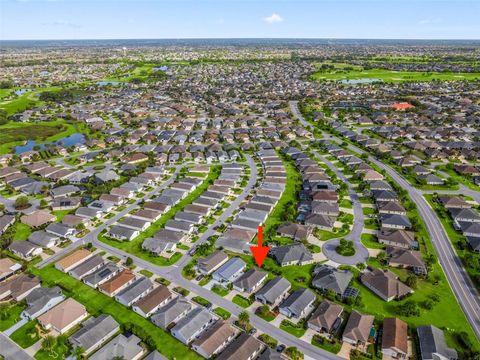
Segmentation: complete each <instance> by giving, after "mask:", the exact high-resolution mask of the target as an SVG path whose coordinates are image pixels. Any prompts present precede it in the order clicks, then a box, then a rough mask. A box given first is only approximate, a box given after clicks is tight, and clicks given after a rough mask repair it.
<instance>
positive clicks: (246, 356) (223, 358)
mask: <svg viewBox="0 0 480 360" xmlns="http://www.w3.org/2000/svg"><path fill="white" fill-rule="evenodd" d="M263 348H264V345H263V343H261V342H260V341H259V340H257V339H256V338H255V337H253V336H251V335H248V334H247V333H244V332H242V333H241V334H240V336H239V337H237V338H236V339H235V340H234V341H233V342H232V343H231V344H230V345H228V346H227V348H226V349H225V350H224V351H223V352H222V353H221V354H220V355H219V356H218V357H217V360H238V359H242V360H253V359H255V358H256V357H257V356H258V355H259V354H260V353H261V352H262V350H263Z"/></svg>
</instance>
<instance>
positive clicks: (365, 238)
mask: <svg viewBox="0 0 480 360" xmlns="http://www.w3.org/2000/svg"><path fill="white" fill-rule="evenodd" d="M360 239H361V241H362V244H363V245H365V247H367V248H369V249H385V245H383V244H380V243H379V242H378V241H377V240H376V239H377V238H376V236H375V235H372V234H362V236H361V237H360Z"/></svg>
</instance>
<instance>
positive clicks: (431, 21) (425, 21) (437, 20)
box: [418, 17, 442, 25]
mask: <svg viewBox="0 0 480 360" xmlns="http://www.w3.org/2000/svg"><path fill="white" fill-rule="evenodd" d="M441 22H442V19H441V18H439V17H437V18H433V19H423V20H420V21H419V22H418V23H419V24H420V25H432V24H440V23H441Z"/></svg>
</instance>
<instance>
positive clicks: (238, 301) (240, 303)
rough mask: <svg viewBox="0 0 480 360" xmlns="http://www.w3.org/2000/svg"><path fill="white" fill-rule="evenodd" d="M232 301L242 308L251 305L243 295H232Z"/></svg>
mask: <svg viewBox="0 0 480 360" xmlns="http://www.w3.org/2000/svg"><path fill="white" fill-rule="evenodd" d="M232 302H233V303H234V304H237V305H238V306H240V307H242V308H244V309H245V308H248V307H249V306H250V305H252V302H251V301H250V300H249V299H247V298H244V297H243V296H241V295H238V294H237V295H235V296H234V297H233V299H232Z"/></svg>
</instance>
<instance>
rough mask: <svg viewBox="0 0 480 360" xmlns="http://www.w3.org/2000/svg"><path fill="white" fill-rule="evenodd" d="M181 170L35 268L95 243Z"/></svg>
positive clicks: (178, 168)
mask: <svg viewBox="0 0 480 360" xmlns="http://www.w3.org/2000/svg"><path fill="white" fill-rule="evenodd" d="M181 168H182V165H178V166H177V167H176V168H175V172H174V173H173V174H172V175H170V177H169V178H168V180H166V181H164V182H163V183H162V184H161V185H160V186H158V187H156V188H155V189H153V190H152V191H150V192H149V193H147V194H146V195H145V196H144V197H143V198H141V199H137V200H136V201H135V202H134V203H133V204H131V205H129V206H127V207H126V208H125V209H124V210H122V211H120V212H119V213H117V214H116V215H115V216H113V217H112V218H110V219H108V220H106V221H105V222H104V223H103V224H102V225H100V226H98V227H97V228H95V229H94V230H92V231H91V232H89V233H88V234H87V235H86V236H84V237H83V238H81V239H80V240H79V241H77V242H74V243H72V244H70V245H69V246H67V247H66V248H64V249H62V250H60V251H57V252H56V253H55V254H54V255H52V256H50V257H49V258H47V259H45V260H43V261H41V262H40V263H39V264H38V265H37V267H38V268H40V269H41V268H43V267H45V266H47V265H48V264H51V263H52V262H55V261H56V260H58V259H61V258H62V257H64V256H65V255H66V254H68V253H70V252H71V251H73V250H74V249H76V248H77V247H78V246H80V245H82V244H87V243H89V242H91V243H94V242H96V241H97V237H98V235H99V234H100V233H101V232H102V231H103V230H104V229H106V228H107V227H108V226H110V225H112V224H114V223H115V222H116V221H117V220H119V219H121V218H122V217H124V216H125V215H127V214H128V213H129V212H130V211H132V210H133V209H136V208H137V207H138V204H139V203H140V202H141V201H144V200H148V199H150V198H152V197H154V196H156V195H157V194H158V193H159V192H161V191H162V190H163V189H165V188H166V187H168V186H170V184H172V183H173V182H174V181H175V180H176V178H177V175H178V173H179V171H180V169H181Z"/></svg>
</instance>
